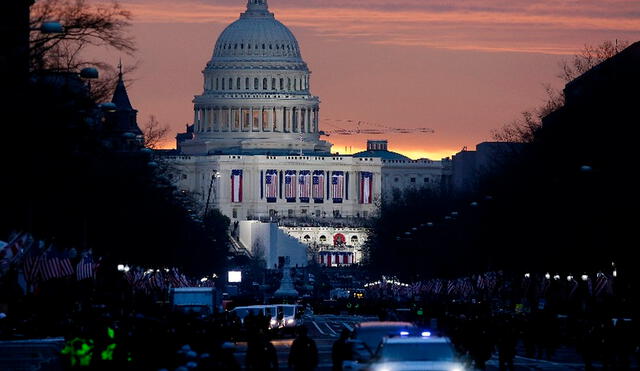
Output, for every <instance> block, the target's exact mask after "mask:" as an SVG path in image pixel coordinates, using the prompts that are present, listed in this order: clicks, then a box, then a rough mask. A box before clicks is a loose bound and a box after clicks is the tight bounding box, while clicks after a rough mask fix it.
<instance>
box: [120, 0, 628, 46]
mask: <svg viewBox="0 0 640 371" xmlns="http://www.w3.org/2000/svg"><path fill="white" fill-rule="evenodd" d="M633 3H634V2H629V1H620V0H609V1H579V2H578V1H571V0H569V1H566V0H563V1H557V0H545V1H521V0H516V1H501V0H494V1H479V0H470V1H457V2H450V1H429V2H425V1H417V0H403V1H400V2H397V3H396V2H394V6H393V9H390V6H389V3H388V2H387V1H378V0H374V1H368V2H367V7H366V8H365V7H363V6H362V5H361V4H362V3H361V2H356V1H353V0H351V1H344V2H342V1H340V2H338V1H322V2H302V3H301V2H292V1H278V2H275V1H272V4H271V8H272V10H275V12H276V15H277V17H278V18H279V19H281V20H282V21H283V22H285V23H286V24H287V25H289V26H292V27H301V28H309V29H311V30H313V31H315V32H317V33H318V34H319V35H322V36H323V37H327V38H331V39H335V40H341V39H344V38H352V39H361V40H363V41H365V42H370V43H374V44H385V45H401V46H414V47H431V48H444V49H453V50H482V51H511V52H529V53H545V54H571V53H573V52H574V51H575V47H576V44H575V40H574V38H572V37H570V36H571V34H572V33H576V32H582V33H585V32H610V33H616V34H617V35H619V37H620V38H625V39H634V38H637V37H638V36H640V23H639V22H638V20H637V16H635V15H636V14H638V13H640V6H638V5H637V4H633ZM274 4H275V5H274ZM125 6H126V7H127V8H128V9H130V10H131V11H132V12H133V14H134V16H135V22H140V23H218V24H228V23H229V22H231V21H233V20H234V19H236V18H237V17H238V14H239V13H240V12H241V11H242V10H243V8H244V4H242V2H239V1H223V2H220V1H219V2H217V3H211V2H208V1H207V2H204V1H198V0H185V1H181V2H173V1H163V0H161V1H153V2H147V1H134V0H131V1H130V2H129V1H128V2H125ZM274 8H275V9H274ZM550 33H553V34H554V35H555V37H552V38H549V37H548V36H549V34H550ZM536 34H537V35H540V36H539V37H537V38H535V37H533V36H535V35H536ZM523 38H527V40H525V42H523V40H522V39H523Z"/></svg>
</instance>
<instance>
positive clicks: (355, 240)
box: [351, 236, 358, 245]
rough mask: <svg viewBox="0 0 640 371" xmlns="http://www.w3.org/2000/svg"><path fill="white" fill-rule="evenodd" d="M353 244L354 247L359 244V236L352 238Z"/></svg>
mask: <svg viewBox="0 0 640 371" xmlns="http://www.w3.org/2000/svg"><path fill="white" fill-rule="evenodd" d="M351 244H352V245H357V244H358V236H351Z"/></svg>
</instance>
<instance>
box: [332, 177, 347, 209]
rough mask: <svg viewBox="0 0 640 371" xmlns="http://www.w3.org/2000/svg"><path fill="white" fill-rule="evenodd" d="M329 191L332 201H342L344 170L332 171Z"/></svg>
mask: <svg viewBox="0 0 640 371" xmlns="http://www.w3.org/2000/svg"><path fill="white" fill-rule="evenodd" d="M331 193H332V194H333V202H334V203H342V199H343V197H344V172H342V171H334V172H333V173H331Z"/></svg>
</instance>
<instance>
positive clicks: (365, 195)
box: [167, 0, 450, 267]
mask: <svg viewBox="0 0 640 371" xmlns="http://www.w3.org/2000/svg"><path fill="white" fill-rule="evenodd" d="M202 73H203V78H204V84H203V91H202V93H201V94H200V95H197V96H195V98H194V100H193V103H194V118H193V125H190V126H188V128H187V132H186V133H182V134H178V138H177V139H178V151H177V154H176V155H171V156H167V159H168V161H169V162H170V164H171V167H172V168H173V170H174V173H175V174H173V175H174V180H175V182H176V185H177V187H178V189H180V190H183V191H186V192H188V193H190V194H191V195H192V196H194V198H196V199H197V200H199V201H201V202H202V207H203V208H204V207H208V208H209V209H212V208H217V209H219V210H220V211H221V212H222V213H223V214H225V215H227V216H228V217H230V218H231V220H232V224H234V225H235V226H236V230H234V235H235V237H236V240H237V242H238V243H239V244H240V245H243V247H245V248H246V249H247V250H249V251H251V252H253V253H258V251H256V249H259V250H260V251H259V253H260V254H263V255H264V257H265V259H266V260H267V265H268V266H269V267H271V266H273V265H276V264H278V263H280V264H282V262H283V259H284V260H287V261H289V263H290V264H293V265H295V264H298V265H304V264H306V261H307V258H308V257H311V258H313V259H317V261H318V262H319V263H321V264H324V265H329V266H335V265H343V264H352V263H357V262H358V261H360V260H361V258H362V254H361V252H360V247H361V246H362V244H363V243H364V242H365V241H366V238H367V230H366V229H365V228H362V227H361V226H362V225H363V223H362V222H363V221H366V220H367V219H368V218H371V217H374V216H375V215H376V213H377V211H378V208H379V206H380V202H382V201H383V199H386V198H389V197H391V196H392V195H393V193H394V192H398V191H402V190H403V189H407V188H411V187H415V188H421V187H442V186H444V185H445V183H446V182H447V180H448V176H449V174H450V164H449V161H448V160H446V159H445V160H443V161H431V160H428V159H420V160H411V159H409V158H407V157H405V156H403V155H400V154H398V153H394V152H390V151H388V150H387V142H386V141H385V140H370V141H369V142H368V143H367V151H364V152H360V153H357V154H354V155H348V156H345V155H337V154H332V153H331V146H332V144H331V143H329V142H327V141H324V140H321V138H320V135H321V132H320V127H319V122H320V120H319V117H320V99H319V98H318V97H317V96H314V95H313V94H312V93H311V79H310V74H311V72H310V71H309V68H308V66H307V64H306V63H305V62H304V60H303V59H302V55H301V52H300V46H299V45H298V41H297V40H296V38H295V37H294V35H293V33H292V32H291V31H290V30H289V29H288V28H287V27H286V26H285V25H283V24H282V23H280V22H279V21H278V20H276V18H275V17H274V14H273V13H271V12H269V8H268V5H267V0H249V1H248V3H247V9H246V11H245V12H244V13H242V14H240V18H239V19H238V20H236V21H235V22H233V23H231V24H230V25H229V26H227V28H226V29H225V30H224V31H223V32H222V33H221V34H220V36H219V37H218V40H217V42H216V44H215V46H214V48H213V55H212V58H211V60H210V61H208V62H207V64H206V66H205V68H204V70H203V71H202ZM236 222H237V223H236ZM300 244H306V245H310V246H313V247H314V249H315V250H314V251H315V252H314V255H313V256H308V251H304V250H305V249H304V248H300ZM288 245H291V246H289V247H286V246H288ZM296 249H297V250H301V251H297V250H296ZM294 250H295V251H294ZM292 251H293V252H292Z"/></svg>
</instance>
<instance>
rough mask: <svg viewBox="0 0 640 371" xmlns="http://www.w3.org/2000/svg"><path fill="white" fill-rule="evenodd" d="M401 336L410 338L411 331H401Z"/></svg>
mask: <svg viewBox="0 0 640 371" xmlns="http://www.w3.org/2000/svg"><path fill="white" fill-rule="evenodd" d="M400 336H409V331H400Z"/></svg>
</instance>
